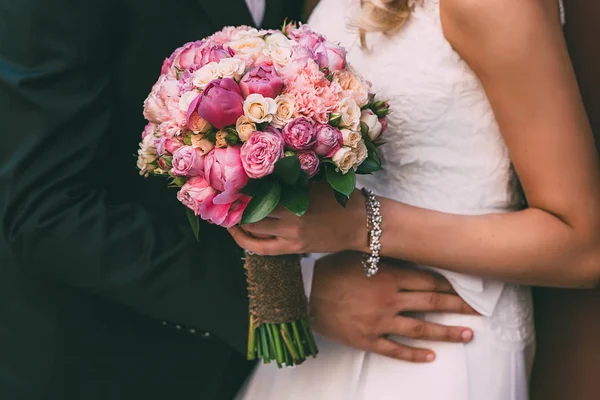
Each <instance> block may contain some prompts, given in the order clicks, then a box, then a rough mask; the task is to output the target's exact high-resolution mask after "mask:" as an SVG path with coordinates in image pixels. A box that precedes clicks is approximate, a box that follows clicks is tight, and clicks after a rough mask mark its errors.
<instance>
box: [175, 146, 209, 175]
mask: <svg viewBox="0 0 600 400" xmlns="http://www.w3.org/2000/svg"><path fill="white" fill-rule="evenodd" d="M172 163H173V169H172V170H171V171H172V172H173V174H174V175H177V176H198V175H202V174H203V172H204V160H203V157H202V155H200V152H199V151H198V150H197V149H195V148H193V147H192V146H183V147H180V148H179V149H177V150H176V151H175V153H173V161H172Z"/></svg>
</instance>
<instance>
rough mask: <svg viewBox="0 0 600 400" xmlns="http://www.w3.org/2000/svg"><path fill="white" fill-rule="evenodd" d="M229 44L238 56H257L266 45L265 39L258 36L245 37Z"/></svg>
mask: <svg viewBox="0 0 600 400" xmlns="http://www.w3.org/2000/svg"><path fill="white" fill-rule="evenodd" d="M228 46H229V47H230V48H231V49H232V50H233V51H234V52H235V54H236V56H242V57H241V58H243V56H245V55H246V56H253V57H254V56H256V55H257V54H258V53H260V52H262V51H263V49H264V48H265V46H266V43H265V41H264V40H263V39H262V38H260V37H256V36H248V37H243V38H241V39H239V40H234V41H232V42H229V44H228Z"/></svg>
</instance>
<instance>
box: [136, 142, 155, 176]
mask: <svg viewBox="0 0 600 400" xmlns="http://www.w3.org/2000/svg"><path fill="white" fill-rule="evenodd" d="M155 139H156V138H155V137H154V135H147V136H146V137H145V138H144V140H142V143H140V148H139V149H138V160H137V167H138V168H139V169H140V175H142V176H148V175H150V173H152V172H154V171H155V170H156V169H157V168H158V164H157V162H156V160H157V159H158V155H157V154H156V148H155V147H154V140H155Z"/></svg>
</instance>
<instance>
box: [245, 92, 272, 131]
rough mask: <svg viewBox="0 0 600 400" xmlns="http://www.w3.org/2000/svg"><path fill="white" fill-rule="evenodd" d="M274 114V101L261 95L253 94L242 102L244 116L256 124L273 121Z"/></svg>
mask: <svg viewBox="0 0 600 400" xmlns="http://www.w3.org/2000/svg"><path fill="white" fill-rule="evenodd" d="M276 112H277V104H276V103H275V100H273V99H271V98H268V97H263V95H261V94H258V93H253V94H251V95H250V96H248V97H246V100H245V101H244V115H246V116H247V117H248V118H249V119H250V121H252V122H255V123H257V124H261V123H263V122H271V121H273V116H274V115H275V113H276Z"/></svg>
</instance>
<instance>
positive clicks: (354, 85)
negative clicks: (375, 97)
mask: <svg viewBox="0 0 600 400" xmlns="http://www.w3.org/2000/svg"><path fill="white" fill-rule="evenodd" d="M333 82H334V83H338V84H339V85H340V86H341V87H342V89H343V90H344V91H347V94H348V95H350V96H352V98H354V101H356V104H358V106H359V107H363V106H365V105H366V104H367V103H368V102H369V90H370V89H371V88H370V85H369V84H368V83H367V82H365V81H364V80H363V79H362V78H361V77H360V76H358V75H356V74H355V73H354V72H352V71H351V70H349V69H343V70H341V71H338V72H336V73H335V74H334V75H333Z"/></svg>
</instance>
